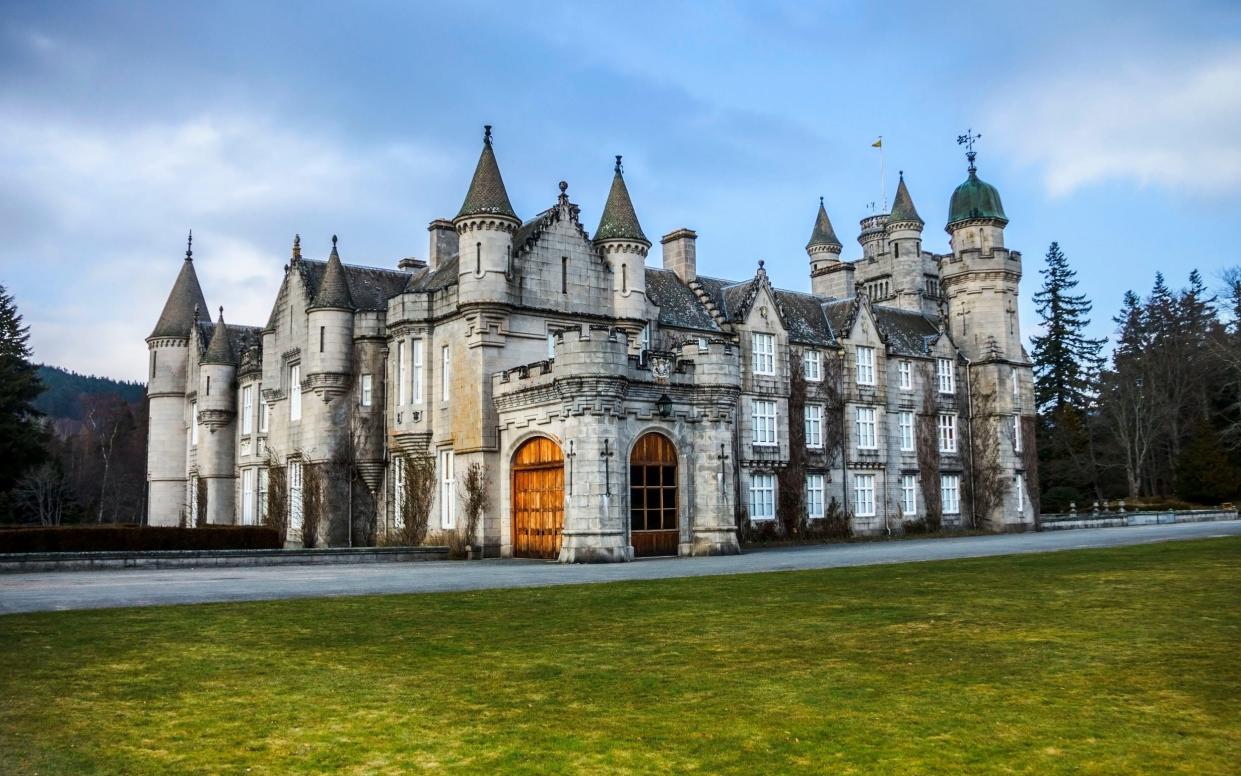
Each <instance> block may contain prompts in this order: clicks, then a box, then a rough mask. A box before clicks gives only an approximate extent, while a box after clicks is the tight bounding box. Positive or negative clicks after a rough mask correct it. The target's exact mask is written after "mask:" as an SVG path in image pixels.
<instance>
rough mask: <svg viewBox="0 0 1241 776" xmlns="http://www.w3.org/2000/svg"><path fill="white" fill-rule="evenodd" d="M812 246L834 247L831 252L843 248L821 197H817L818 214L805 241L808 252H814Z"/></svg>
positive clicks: (838, 251) (821, 247)
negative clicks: (808, 240)
mask: <svg viewBox="0 0 1241 776" xmlns="http://www.w3.org/2000/svg"><path fill="white" fill-rule="evenodd" d="M813 248H820V249H828V248H835V249H836V250H835V251H833V252H834V253H837V254H839V253H840V251H841V250H842V249H843V246H842V245H841V244H840V238H839V237H837V236H836V230H835V229H833V228H832V221H831V219H829V218H828V217H827V208H826V207H824V206H823V198H822V197H819V215H818V216H817V217H816V218H815V219H814V231H812V232H811V233H810V242H808V243H806V250H807V251H808V252H810V253H814V251H813V250H812V249H813Z"/></svg>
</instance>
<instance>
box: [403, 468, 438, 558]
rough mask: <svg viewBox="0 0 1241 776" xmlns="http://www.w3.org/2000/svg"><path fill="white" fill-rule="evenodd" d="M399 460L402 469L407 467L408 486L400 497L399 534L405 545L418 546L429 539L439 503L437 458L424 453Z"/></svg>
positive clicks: (406, 483)
mask: <svg viewBox="0 0 1241 776" xmlns="http://www.w3.org/2000/svg"><path fill="white" fill-rule="evenodd" d="M398 461H400V463H398V464H397V465H398V466H404V467H405V486H404V488H402V490H401V494H400V497H399V498H398V507H399V510H400V527H399V528H398V529H397V535H398V537H399V539H400V541H401V543H402V544H405V545H408V546H410V547H414V546H417V545H419V544H422V543H423V542H424V541H426V538H427V525H428V521H429V520H430V518H431V503H432V502H433V501H434V500H435V484H436V483H435V456H433V455H431V454H430V453H427V452H421V453H414V454H412V455H407V456H405V457H403V458H400V459H398Z"/></svg>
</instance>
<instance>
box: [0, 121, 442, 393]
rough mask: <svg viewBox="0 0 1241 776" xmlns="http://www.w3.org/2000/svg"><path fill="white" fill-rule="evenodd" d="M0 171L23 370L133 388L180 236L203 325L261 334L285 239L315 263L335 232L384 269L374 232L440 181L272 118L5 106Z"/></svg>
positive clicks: (384, 154)
mask: <svg viewBox="0 0 1241 776" xmlns="http://www.w3.org/2000/svg"><path fill="white" fill-rule="evenodd" d="M0 167H2V168H3V169H5V170H6V177H7V178H8V189H7V191H6V193H5V194H3V195H0V208H2V209H3V211H4V212H5V213H6V214H7V216H6V218H5V219H4V220H6V221H8V216H13V217H14V223H12V224H11V225H10V226H9V227H6V232H7V233H6V242H7V244H8V248H7V249H6V252H5V253H6V255H5V256H4V257H3V258H0V270H2V272H0V275H2V276H3V277H4V282H5V283H6V285H8V286H9V288H10V290H11V291H14V292H15V294H16V295H17V298H18V302H19V304H20V305H21V310H22V311H23V313H24V316H25V319H26V322H27V323H28V324H30V326H31V344H32V346H33V348H34V351H35V358H36V359H38V360H40V361H45V362H47V363H52V364H57V365H62V366H66V367H69V368H73V369H77V370H79V371H86V372H93V373H97V374H106V375H110V376H116V377H124V378H130V379H142V378H143V376H144V372H145V364H146V347H145V345H144V343H143V339H144V338H145V337H146V336H147V334H149V333H150V328H151V326H152V325H153V323H154V321H155V320H156V318H157V317H158V316H159V312H160V309H161V308H162V306H163V303H164V300H165V298H166V297H167V294H168V290H169V288H171V285H172V281H173V278H174V277H175V275H176V272H177V270H178V269H179V265H180V261H179V257H180V255H181V252H182V251H183V250H184V248H183V247H182V246H183V245H184V243H183V242H181V241H182V240H183V239H184V237H183V234H184V232H183V230H184V229H185V228H187V227H189V226H192V227H193V228H194V233H195V259H196V262H195V266H196V269H197V271H198V275H199V279H200V281H201V282H202V285H203V288H204V291H205V294H206V297H207V302H208V304H209V305H211V307H212V311H213V313H214V308H215V307H216V306H217V305H220V304H223V305H224V307H225V318H226V319H227V320H228V321H230V322H233V323H247V324H258V325H262V324H263V323H264V322H266V320H267V317H268V314H269V312H270V310H271V305H272V303H273V301H274V299H275V294H276V289H277V288H278V286H279V283H280V278H281V275H282V266H283V264H284V262H285V261H286V260H287V256H288V242H289V240H290V239H291V237H292V233H293V231H295V230H297V229H301V230H303V231H307V230H314V231H315V232H316V234H313V235H307V240H306V241H304V242H305V245H306V247H307V253H308V254H309V255H312V256H313V255H318V254H320V253H326V240H327V237H328V235H330V233H331V231H335V230H337V229H340V230H341V231H342V233H343V235H344V236H345V239H344V240H343V241H342V248H343V249H345V250H346V255H349V254H348V252H347V251H348V249H349V248H351V247H352V248H353V249H354V250H355V253H354V254H353V256H354V257H356V256H357V255H358V253H357V252H356V251H358V250H359V248H361V249H362V251H365V250H366V249H368V248H369V250H370V251H371V252H381V253H382V254H383V255H384V256H385V258H384V259H383V261H384V262H385V263H387V262H389V260H390V259H392V260H394V258H395V256H397V255H398V253H399V251H396V250H392V251H390V250H389V248H388V246H386V245H384V244H383V237H382V236H376V235H375V232H376V230H375V229H372V228H370V227H371V225H372V224H373V223H382V222H388V223H391V222H392V221H394V220H396V218H397V213H399V214H400V215H401V216H405V217H407V216H408V208H409V207H410V205H411V199H414V200H416V197H411V196H409V195H408V194H407V193H406V191H405V189H406V187H408V186H409V185H410V181H414V180H418V181H430V182H432V183H434V182H435V181H437V180H438V179H440V178H443V177H444V176H445V175H446V174H447V172H446V170H445V165H444V163H443V162H442V161H441V160H440V159H439V158H438V157H437V156H436V155H435V154H433V153H430V152H427V151H426V150H424V149H422V148H420V147H418V146H415V145H412V144H409V143H382V142H380V143H376V144H373V145H370V146H364V147H360V148H354V147H348V146H346V145H345V144H343V143H341V142H339V141H337V140H335V139H334V138H333V137H332V135H331V133H330V132H328V131H324V130H320V131H318V132H315V131H309V130H306V129H302V128H295V127H293V126H291V125H289V124H288V123H286V122H283V121H279V120H276V119H274V118H271V117H262V116H254V115H240V114H232V115H228V116H210V115H205V116H196V117H192V118H188V119H185V120H184V121H180V122H159V123H142V122H134V124H133V125H131V126H128V127H114V128H110V127H106V126H98V125H95V126H84V125H81V124H78V123H75V122H74V121H71V120H68V119H63V118H60V117H56V116H48V115H46V114H40V113H33V112H30V111H23V110H21V109H18V108H14V109H3V110H0ZM432 188H434V187H432ZM318 231H322V232H323V234H322V235H319V234H317V232H318ZM350 234H354V235H357V238H356V239H354V240H353V241H352V242H350V240H349V239H348V237H349V235H350ZM368 239H369V240H370V241H371V242H370V243H368V242H366V241H367V240H368ZM389 252H391V256H388V255H387V254H388V253H389ZM402 255H403V254H402ZM351 258H352V257H351Z"/></svg>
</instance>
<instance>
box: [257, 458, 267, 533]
mask: <svg viewBox="0 0 1241 776" xmlns="http://www.w3.org/2000/svg"><path fill="white" fill-rule="evenodd" d="M258 472H259V473H258V477H257V478H256V479H258V488H257V494H256V497H257V498H258V507H257V508H256V509H255V510H254V513H255V514H256V515H258V518H259V524H260V525H264V524H266V523H267V487H268V484H269V479H268V474H267V467H266V466H260V467H259V469H258Z"/></svg>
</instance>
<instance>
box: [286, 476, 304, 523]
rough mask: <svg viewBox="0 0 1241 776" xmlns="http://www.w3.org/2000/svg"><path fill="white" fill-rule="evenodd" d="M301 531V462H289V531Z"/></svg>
mask: <svg viewBox="0 0 1241 776" xmlns="http://www.w3.org/2000/svg"><path fill="white" fill-rule="evenodd" d="M301 530H302V462H301V461H289V531H299V532H300V531H301Z"/></svg>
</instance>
